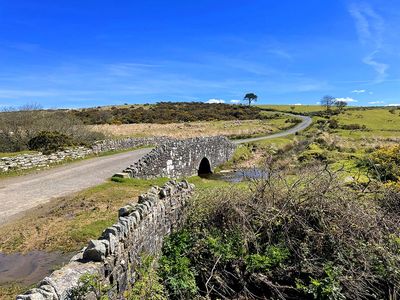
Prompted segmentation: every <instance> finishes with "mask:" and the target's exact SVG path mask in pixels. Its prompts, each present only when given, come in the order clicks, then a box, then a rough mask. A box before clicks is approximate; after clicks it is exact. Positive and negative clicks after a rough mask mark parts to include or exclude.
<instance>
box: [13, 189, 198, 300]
mask: <svg viewBox="0 0 400 300" xmlns="http://www.w3.org/2000/svg"><path fill="white" fill-rule="evenodd" d="M193 189H194V186H193V185H192V184H189V183H188V182H187V181H181V182H175V181H170V182H168V183H166V184H165V185H164V186H163V187H162V188H159V187H152V188H151V189H150V190H149V191H148V192H147V193H146V194H143V195H141V196H140V197H139V201H138V203H130V204H128V205H126V206H124V207H122V208H121V209H120V210H119V212H118V214H119V219H118V222H117V223H116V224H114V225H113V226H111V227H109V228H107V229H105V230H104V232H103V234H102V236H101V237H100V238H99V239H98V240H92V241H90V242H89V245H88V246H87V247H85V248H84V249H83V250H82V251H81V252H80V253H78V254H77V255H76V256H74V257H73V258H72V259H71V261H70V263H68V264H67V265H65V266H64V267H62V268H61V269H60V270H58V271H55V272H53V273H52V274H51V275H50V276H49V277H46V278H45V279H43V281H42V282H41V283H39V285H38V287H37V288H34V289H31V290H29V291H28V292H26V293H25V294H23V295H19V296H17V299H19V300H63V299H71V292H73V291H74V290H76V288H77V287H78V285H79V280H80V278H81V277H82V276H83V275H85V274H92V275H96V276H97V277H98V279H99V280H100V281H101V282H102V284H107V285H108V286H109V287H110V288H109V289H108V291H107V293H108V297H109V298H110V299H122V295H123V292H124V291H125V290H127V289H128V288H129V287H130V286H132V285H133V284H134V282H135V280H136V279H137V278H136V276H137V274H136V272H135V270H137V268H138V267H139V266H140V264H141V260H142V258H143V255H153V256H157V255H158V254H160V252H161V247H162V243H163V239H164V238H165V237H166V236H167V235H169V234H170V233H171V231H173V230H174V229H175V228H178V227H180V226H181V225H182V224H183V222H184V221H185V207H186V203H187V200H188V199H189V198H190V196H191V195H192V193H193ZM87 297H88V299H91V298H90V297H89V295H87Z"/></svg>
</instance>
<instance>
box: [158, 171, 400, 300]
mask: <svg viewBox="0 0 400 300" xmlns="http://www.w3.org/2000/svg"><path fill="white" fill-rule="evenodd" d="M267 172H268V174H270V176H269V177H268V178H266V179H265V178H264V179H262V180H256V181H254V182H252V183H251V184H250V185H249V186H248V188H243V187H240V186H239V187H237V186H236V187H235V186H232V187H229V188H219V189H218V190H215V189H213V190H209V191H202V193H201V194H198V195H197V196H196V197H195V198H194V199H192V201H191V203H190V206H189V207H190V212H191V213H190V216H189V219H188V223H187V225H186V227H185V228H184V229H183V230H182V231H180V232H178V233H175V234H173V235H172V236H171V237H170V238H169V239H168V240H167V241H166V243H165V245H164V249H163V251H164V252H163V256H162V258H161V260H160V269H161V272H160V277H161V278H162V279H163V280H164V283H165V286H166V290H167V293H168V297H169V298H170V299H396V297H398V296H399V289H398V288H399V286H400V271H399V270H400V226H399V225H400V218H399V214H398V213H395V212H392V206H396V205H397V206H398V205H399V203H400V202H399V199H400V190H396V189H388V187H386V186H385V185H382V184H380V183H379V182H371V183H370V184H369V185H368V186H367V187H366V186H365V185H362V186H357V184H355V185H352V186H351V187H350V186H348V185H346V184H345V183H343V181H342V179H341V178H342V175H341V174H340V173H338V172H333V171H331V170H329V169H328V168H327V167H326V166H323V165H313V166H305V167H302V169H300V170H299V171H298V174H301V176H296V177H293V176H291V177H287V173H286V172H288V170H285V169H280V170H276V169H275V168H274V166H273V165H269V167H268V170H267ZM396 203H397V204H396ZM389 204H390V205H389ZM397 211H398V210H397Z"/></svg>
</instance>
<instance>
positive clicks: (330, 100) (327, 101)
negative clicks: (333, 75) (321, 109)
mask: <svg viewBox="0 0 400 300" xmlns="http://www.w3.org/2000/svg"><path fill="white" fill-rule="evenodd" d="M335 103H336V98H335V97H332V96H329V95H326V96H324V97H323V98H322V99H321V105H322V106H325V107H326V111H330V110H331V107H332V105H335Z"/></svg>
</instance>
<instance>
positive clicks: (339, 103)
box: [335, 101, 347, 112]
mask: <svg viewBox="0 0 400 300" xmlns="http://www.w3.org/2000/svg"><path fill="white" fill-rule="evenodd" d="M335 106H336V107H337V108H338V110H339V112H341V111H342V110H343V109H344V108H345V107H346V106H347V102H345V101H336V102H335Z"/></svg>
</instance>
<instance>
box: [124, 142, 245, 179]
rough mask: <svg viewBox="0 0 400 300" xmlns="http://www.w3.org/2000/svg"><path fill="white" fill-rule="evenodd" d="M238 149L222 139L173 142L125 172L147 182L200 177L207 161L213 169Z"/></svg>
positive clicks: (154, 150) (156, 149) (161, 146)
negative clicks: (204, 162) (163, 178)
mask: <svg viewBox="0 0 400 300" xmlns="http://www.w3.org/2000/svg"><path fill="white" fill-rule="evenodd" d="M236 147H237V146H236V145H235V144H234V143H232V142H231V141H230V140H228V139H227V138H226V137H223V136H216V137H204V138H193V139H186V140H175V141H170V142H168V143H164V144H161V145H160V146H158V147H157V148H155V149H153V150H152V151H151V152H150V153H148V154H147V155H145V156H144V157H143V158H142V159H140V160H139V161H138V162H136V163H135V164H133V165H131V166H129V167H128V168H126V169H125V170H124V171H123V173H126V174H128V175H129V177H132V178H146V179H149V178H156V177H169V178H180V177H183V176H192V175H197V171H198V170H199V165H200V162H201V161H202V160H203V159H204V158H206V159H207V160H208V162H209V163H210V167H211V169H213V168H215V167H216V166H218V165H220V164H223V163H225V162H226V161H228V160H229V159H230V158H231V157H232V155H233V153H234V151H235V149H236Z"/></svg>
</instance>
